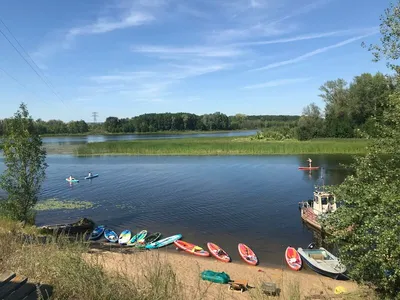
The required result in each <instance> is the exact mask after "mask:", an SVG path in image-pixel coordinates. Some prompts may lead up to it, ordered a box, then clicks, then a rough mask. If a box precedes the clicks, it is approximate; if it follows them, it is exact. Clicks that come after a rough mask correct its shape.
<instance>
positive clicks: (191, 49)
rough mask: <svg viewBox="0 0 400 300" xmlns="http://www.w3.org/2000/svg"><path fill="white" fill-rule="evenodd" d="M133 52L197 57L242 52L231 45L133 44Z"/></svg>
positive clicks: (233, 55)
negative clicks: (176, 45) (178, 45)
mask: <svg viewBox="0 0 400 300" xmlns="http://www.w3.org/2000/svg"><path fill="white" fill-rule="evenodd" d="M131 50H132V51H133V52H140V53H147V54H167V55H193V56H198V57H236V56H239V55H242V54H243V53H244V51H243V50H240V49H236V48H233V47H200V46H188V47H169V46H133V47H131Z"/></svg>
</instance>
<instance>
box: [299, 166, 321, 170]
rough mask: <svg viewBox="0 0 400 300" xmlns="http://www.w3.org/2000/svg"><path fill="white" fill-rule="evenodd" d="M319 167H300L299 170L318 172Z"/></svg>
mask: <svg viewBox="0 0 400 300" xmlns="http://www.w3.org/2000/svg"><path fill="white" fill-rule="evenodd" d="M318 169H319V167H299V170H318Z"/></svg>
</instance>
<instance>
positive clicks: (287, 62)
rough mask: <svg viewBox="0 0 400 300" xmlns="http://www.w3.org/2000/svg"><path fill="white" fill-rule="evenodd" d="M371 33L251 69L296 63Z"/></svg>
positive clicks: (266, 68)
mask: <svg viewBox="0 0 400 300" xmlns="http://www.w3.org/2000/svg"><path fill="white" fill-rule="evenodd" d="M373 34H375V33H370V34H365V35H361V36H356V37H353V38H350V39H347V40H344V41H342V42H340V43H337V44H334V45H330V46H326V47H322V48H319V49H316V50H314V51H311V52H308V53H306V54H303V55H300V56H297V57H295V58H292V59H288V60H284V61H280V62H276V63H272V64H268V65H266V66H264V67H261V68H256V69H253V70H251V71H261V70H269V69H273V68H278V67H282V66H286V65H290V64H295V63H298V62H300V61H303V60H306V59H307V58H310V57H313V56H315V55H318V54H321V53H324V52H327V51H329V50H332V49H335V48H340V47H343V46H345V45H348V44H350V43H353V42H355V41H358V40H361V39H363V38H365V37H368V36H371V35H373Z"/></svg>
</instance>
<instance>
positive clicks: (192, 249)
mask: <svg viewBox="0 0 400 300" xmlns="http://www.w3.org/2000/svg"><path fill="white" fill-rule="evenodd" d="M174 244H175V246H177V247H178V248H179V249H182V250H184V251H186V252H188V253H191V254H194V255H197V256H210V253H209V252H208V251H206V250H204V249H203V248H201V247H199V246H196V245H194V244H191V243H188V242H184V241H181V240H177V241H175V242H174Z"/></svg>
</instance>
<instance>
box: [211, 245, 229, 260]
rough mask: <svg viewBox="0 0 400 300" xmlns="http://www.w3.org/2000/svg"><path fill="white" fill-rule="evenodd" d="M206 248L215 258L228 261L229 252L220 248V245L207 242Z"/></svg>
mask: <svg viewBox="0 0 400 300" xmlns="http://www.w3.org/2000/svg"><path fill="white" fill-rule="evenodd" d="M207 248H208V250H210V253H211V255H212V256H214V257H215V258H216V259H218V260H220V261H223V262H230V261H231V257H230V256H229V254H228V253H227V252H226V251H225V250H224V249H222V248H221V247H220V246H218V245H216V244H214V243H210V242H208V243H207Z"/></svg>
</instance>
